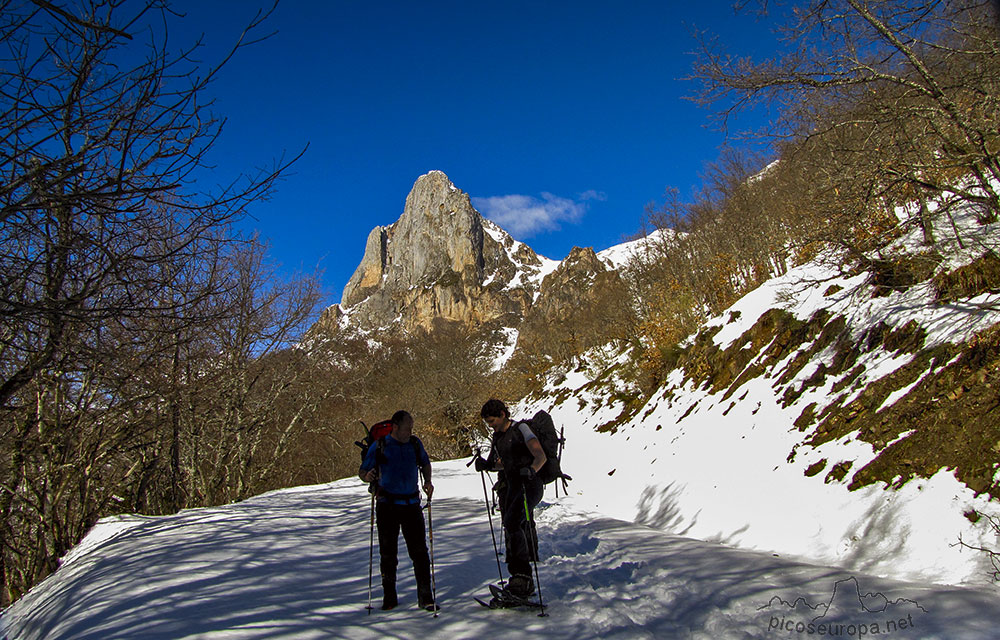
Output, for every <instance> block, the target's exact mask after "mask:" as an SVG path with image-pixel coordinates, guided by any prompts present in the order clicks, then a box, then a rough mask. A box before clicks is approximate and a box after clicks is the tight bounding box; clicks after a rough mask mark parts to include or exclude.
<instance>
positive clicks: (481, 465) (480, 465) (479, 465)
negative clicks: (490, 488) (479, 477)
mask: <svg viewBox="0 0 1000 640" xmlns="http://www.w3.org/2000/svg"><path fill="white" fill-rule="evenodd" d="M492 466H493V465H491V464H490V463H489V462H487V461H486V460H485V459H484V458H483V457H482V456H478V457H477V458H476V471H492Z"/></svg>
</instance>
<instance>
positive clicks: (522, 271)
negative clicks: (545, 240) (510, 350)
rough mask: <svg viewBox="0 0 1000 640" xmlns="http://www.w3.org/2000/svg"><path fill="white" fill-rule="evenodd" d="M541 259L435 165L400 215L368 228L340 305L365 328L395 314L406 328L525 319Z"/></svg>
mask: <svg viewBox="0 0 1000 640" xmlns="http://www.w3.org/2000/svg"><path fill="white" fill-rule="evenodd" d="M542 267H543V261H542V259H540V258H539V257H538V256H537V255H536V254H535V252H534V251H532V250H531V249H530V248H529V247H527V246H526V245H524V244H521V243H519V242H516V241H515V240H514V239H513V238H511V237H510V236H509V235H507V233H506V232H504V231H503V230H502V229H500V228H499V227H497V226H496V225H494V224H492V223H490V222H489V221H487V220H484V219H483V217H482V216H481V215H480V214H479V212H478V211H476V210H475V208H473V206H472V204H471V202H470V201H469V196H468V194H467V193H465V192H463V191H461V190H460V189H458V188H457V187H455V185H453V184H452V183H451V181H450V180H449V179H448V176H446V175H445V174H444V173H442V172H440V171H432V172H430V173H428V174H426V175H423V176H421V177H420V178H418V179H417V181H416V183H415V184H414V185H413V189H412V191H411V192H410V194H409V196H407V198H406V205H405V207H404V208H403V214H402V215H401V216H400V218H399V220H397V221H396V222H395V223H394V224H392V225H390V226H387V227H376V228H375V229H373V230H372V232H371V233H370V234H369V236H368V242H367V245H366V247H365V255H364V258H362V260H361V264H359V265H358V268H357V270H356V271H355V272H354V275H353V276H352V277H351V279H350V281H349V282H348V283H347V287H346V288H345V289H344V295H343V299H342V303H341V309H342V310H343V311H345V312H349V314H350V316H351V319H352V321H354V322H355V323H356V324H357V325H358V326H360V327H365V328H375V327H384V326H388V325H390V324H392V323H393V322H396V321H400V322H401V323H402V326H403V328H404V329H406V330H412V329H414V328H417V327H420V328H424V329H430V328H432V327H433V325H434V323H435V322H440V321H444V322H458V323H461V324H463V325H466V326H468V327H471V328H475V327H479V326H481V325H483V324H485V323H489V322H491V321H494V320H498V319H503V318H506V317H510V318H518V319H519V318H521V317H523V316H524V314H525V312H526V311H527V309H528V308H529V307H530V305H531V302H532V300H533V299H534V297H535V294H536V292H537V290H538V280H539V278H537V276H538V274H539V273H540V272H541V270H542ZM532 276H535V277H532Z"/></svg>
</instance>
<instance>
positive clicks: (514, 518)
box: [476, 399, 546, 597]
mask: <svg viewBox="0 0 1000 640" xmlns="http://www.w3.org/2000/svg"><path fill="white" fill-rule="evenodd" d="M480 414H481V415H482V418H483V421H484V422H486V424H487V425H489V426H490V427H491V428H492V429H493V438H492V441H493V448H492V449H491V451H490V455H489V458H488V459H485V460H484V459H483V458H479V459H478V460H477V461H476V470H477V471H483V470H486V471H501V475H502V478H501V482H499V483H498V485H497V496H498V498H499V500H500V515H501V518H502V520H503V528H504V534H505V536H506V540H507V554H506V559H507V571H508V572H509V573H510V580H509V582H508V586H507V588H508V589H509V590H510V591H511V593H513V594H515V595H518V596H522V597H527V596H529V595H531V594H532V593H534V591H535V582H534V580H532V579H531V561H532V560H537V559H538V534H537V532H536V530H535V518H534V515H533V510H534V508H535V507H536V506H537V505H538V502H539V501H540V500H541V499H542V489H543V487H542V481H541V480H540V479H539V478H538V470H539V469H541V468H542V466H543V465H544V464H545V460H546V458H545V452H544V451H543V450H542V445H541V443H540V442H539V441H538V437H537V436H536V435H535V434H534V433H532V431H531V428H530V427H529V426H528V424H527V423H524V422H514V421H513V420H511V419H510V411H509V410H508V409H507V406H506V405H505V404H504V403H503V402H501V401H500V400H496V399H492V400H490V401H489V402H487V403H486V404H484V405H483V408H482V410H481V411H480Z"/></svg>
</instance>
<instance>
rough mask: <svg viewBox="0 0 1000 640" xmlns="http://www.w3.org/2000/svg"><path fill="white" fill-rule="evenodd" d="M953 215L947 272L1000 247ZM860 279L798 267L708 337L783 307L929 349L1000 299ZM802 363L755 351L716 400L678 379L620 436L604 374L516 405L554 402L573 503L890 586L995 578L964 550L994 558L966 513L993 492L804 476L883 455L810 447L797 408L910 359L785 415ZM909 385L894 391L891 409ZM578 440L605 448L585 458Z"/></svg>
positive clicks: (589, 374)
mask: <svg viewBox="0 0 1000 640" xmlns="http://www.w3.org/2000/svg"><path fill="white" fill-rule="evenodd" d="M957 217H958V220H957V223H958V225H959V226H960V228H961V229H962V232H963V234H964V239H965V244H966V246H969V247H974V250H969V251H966V252H964V255H963V252H962V251H959V250H958V248H957V246H949V245H956V244H957V243H956V242H955V240H954V238H953V237H952V238H950V237H949V230H948V229H947V228H946V227H945V226H942V228H940V229H939V230H938V234H939V238H940V239H941V240H940V244H939V250H941V251H942V253H943V254H944V255H948V256H950V257H951V264H950V267H951V268H954V267H956V266H959V265H961V264H964V263H968V262H970V261H971V260H972V259H974V258H975V257H978V256H979V255H981V254H982V252H983V251H985V250H987V249H992V250H994V251H996V250H998V249H1000V225H998V224H992V225H988V226H979V225H978V224H976V223H975V221H974V220H972V219H971V217H970V216H967V217H966V218H965V219H963V218H962V217H961V213H959V214H958V216H957ZM908 241H909V242H912V241H913V238H912V237H910V238H906V237H904V238H903V239H901V240H900V245H904V244H905V243H906V242H908ZM864 280H865V276H864V275H863V274H862V275H860V276H850V275H845V274H841V273H840V272H839V271H838V268H837V266H836V265H835V264H834V265H824V264H823V263H822V262H815V263H810V264H807V265H803V266H802V267H800V268H797V269H793V270H791V271H790V272H789V273H787V274H785V275H784V276H781V277H779V278H774V279H773V280H771V281H769V282H768V283H766V284H764V285H763V286H761V287H759V288H758V289H756V290H755V291H753V292H751V293H750V294H748V295H747V296H745V297H744V298H742V299H741V300H739V301H738V302H737V303H736V304H735V305H733V307H731V308H730V309H729V310H727V311H726V312H724V313H722V314H720V315H719V316H718V317H717V318H715V319H714V320H712V321H710V322H709V323H708V325H709V327H719V330H718V332H717V333H716V334H715V335H714V337H713V340H714V342H715V343H716V344H717V345H719V346H720V348H726V347H729V346H731V345H733V344H736V345H738V344H739V342H740V340H741V336H743V335H744V332H746V331H747V330H748V329H749V328H750V327H751V326H753V325H754V323H755V322H756V321H757V319H758V318H760V317H761V316H762V314H764V313H765V312H766V311H767V310H769V309H774V308H782V309H784V310H786V311H787V312H789V313H791V314H793V315H794V316H795V317H797V318H800V319H803V320H804V319H808V318H810V317H811V316H812V315H813V314H814V313H815V312H816V311H817V310H819V309H825V310H827V311H828V312H829V313H830V314H831V317H836V316H841V317H846V318H848V321H849V322H848V326H850V327H853V328H854V329H855V331H856V332H857V333H861V332H863V331H864V330H866V329H868V328H870V327H872V326H874V325H875V324H877V323H879V322H884V323H886V324H887V325H889V326H890V327H902V326H903V325H906V324H907V323H909V322H911V321H913V322H915V323H917V324H918V325H919V326H921V327H922V328H923V329H924V330H925V331H926V334H927V338H926V341H925V345H927V346H931V345H936V344H941V343H944V342H951V343H962V342H965V341H966V340H968V339H969V338H970V336H972V335H974V334H975V333H976V332H978V331H982V330H984V329H987V328H989V327H991V326H994V325H996V324H997V323H998V322H1000V304H998V303H1000V295H996V294H984V295H982V296H979V297H978V298H976V299H972V300H967V301H962V302H961V303H956V304H940V303H937V302H935V301H934V299H933V294H932V291H931V290H930V287H929V286H928V285H919V286H914V287H911V288H909V289H907V290H905V291H902V292H894V293H892V294H891V295H887V296H880V297H873V296H872V295H871V289H870V287H869V286H868V285H866V284H864ZM789 292H792V293H793V294H794V295H788V294H789ZM743 339H745V338H743ZM794 356H795V353H792V354H791V355H789V356H788V357H787V358H785V359H784V360H783V361H781V362H777V363H769V364H768V363H764V362H762V361H761V359H760V358H759V357H758V359H755V360H752V361H750V362H749V363H748V364H747V369H750V368H751V367H755V366H759V367H760V368H761V369H762V370H763V373H762V374H761V375H758V376H756V377H748V379H747V380H746V381H744V382H741V383H739V386H737V387H735V388H729V389H724V390H718V391H712V390H710V389H707V388H700V387H696V386H695V385H694V384H693V383H692V382H691V381H690V380H689V379H687V378H685V377H684V374H683V371H681V370H679V369H678V370H675V371H674V372H672V374H671V375H670V377H669V378H668V380H667V381H666V383H665V384H664V385H663V387H662V388H661V389H660V391H659V392H658V393H657V394H654V396H653V397H652V398H651V399H650V400H649V401H648V402H647V404H646V405H645V406H644V407H642V408H641V409H640V410H639V411H638V413H637V414H636V416H635V417H634V418H632V419H630V420H626V421H624V423H622V424H619V425H618V427H617V432H616V433H614V434H609V433H599V432H598V431H597V430H598V428H599V427H601V426H602V425H606V424H608V423H611V422H614V421H616V418H617V416H619V415H620V414H621V412H622V409H623V405H622V403H621V402H620V401H615V400H613V398H614V397H615V395H618V396H619V397H622V396H626V395H627V393H619V394H612V393H609V389H608V386H607V384H606V383H605V384H601V385H594V384H592V380H593V379H594V378H595V377H596V376H597V375H598V374H600V371H590V370H587V369H586V368H585V367H584V368H583V369H578V370H576V371H573V372H569V373H567V374H565V375H553V376H552V379H551V381H550V384H549V385H548V386H547V388H546V389H545V391H544V392H543V393H542V394H540V395H539V396H538V397H536V398H534V399H529V401H528V402H526V403H525V406H523V407H522V408H521V412H522V414H523V415H530V414H531V413H532V412H533V411H534V410H536V409H538V408H544V409H548V410H550V411H551V413H552V414H553V416H554V417H555V419H556V422H557V424H562V425H565V428H566V430H567V438H568V440H569V442H570V444H568V445H567V452H566V460H565V463H564V467H565V468H566V469H567V471H568V472H569V473H570V474H571V475H573V476H574V477H576V478H577V482H575V483H574V489H575V493H576V494H577V495H574V496H573V498H574V500H576V501H577V506H578V508H581V509H594V510H596V511H598V512H600V513H602V514H604V515H609V516H612V517H615V518H620V519H623V520H629V521H633V520H634V521H637V522H642V523H645V524H649V525H651V526H654V527H657V528H659V529H662V530H664V531H667V532H669V533H673V534H677V535H685V536H691V537H695V538H698V539H701V540H707V541H716V542H721V543H724V544H728V545H734V546H739V547H741V548H746V549H754V550H761V551H776V552H780V553H781V554H782V555H792V556H796V557H800V558H808V559H809V561H812V562H819V563H823V564H830V565H834V566H839V567H843V568H845V569H846V570H850V571H864V572H868V573H873V574H876V575H880V576H884V577H887V578H895V579H909V580H921V581H931V582H936V583H947V584H953V585H972V584H977V585H983V584H986V583H987V582H988V580H989V576H990V573H991V572H990V567H989V564H988V562H987V559H986V557H985V556H984V555H983V554H980V553H975V552H972V551H970V550H969V549H968V548H967V547H963V546H961V545H960V544H959V541H960V540H962V541H964V542H965V543H967V544H968V545H972V546H982V547H986V548H990V549H1000V540H998V537H997V535H996V533H995V531H993V530H992V528H991V527H990V526H989V524H988V522H986V519H985V518H984V519H981V520H979V521H978V522H977V523H975V524H974V523H972V522H970V520H969V518H967V517H966V516H965V514H966V513H969V512H972V511H975V512H978V513H980V514H986V515H991V516H994V517H996V516H998V515H1000V504H998V503H997V502H996V501H990V500H989V499H988V497H989V496H988V495H986V494H983V495H981V496H976V495H975V494H974V493H973V492H972V491H971V490H970V489H969V488H968V487H966V486H965V485H964V484H962V483H961V482H959V481H958V480H957V479H956V478H955V476H954V474H953V473H952V471H950V470H949V469H947V468H942V469H940V470H939V471H938V472H937V473H936V474H935V475H933V477H931V478H929V479H924V480H915V481H911V482H909V483H907V484H905V485H903V486H902V488H900V489H899V490H887V489H886V488H885V485H884V484H877V485H870V486H867V487H864V488H861V489H858V490H855V491H849V490H848V489H847V485H848V484H849V483H850V479H851V477H850V475H848V476H847V477H846V478H845V479H844V480H843V481H841V482H828V481H827V480H826V479H825V478H824V476H823V475H822V474H821V475H815V476H813V477H809V476H808V475H807V474H806V470H807V469H808V468H809V467H810V465H812V464H814V463H816V462H817V461H820V460H830V461H833V462H837V461H852V462H853V467H852V469H853V470H854V471H857V470H858V469H860V468H861V467H863V466H864V465H865V464H867V463H868V462H869V461H871V460H872V459H873V458H874V457H875V456H876V455H877V452H876V451H875V450H873V448H872V445H870V444H868V443H867V442H864V441H862V440H860V439H859V438H857V437H856V436H857V434H856V433H853V434H848V435H846V436H844V437H842V438H840V439H838V440H836V441H832V442H827V443H825V444H823V445H821V446H819V447H816V448H810V447H808V446H803V445H802V443H803V442H804V440H805V439H806V438H807V436H808V435H809V434H808V433H805V434H804V433H803V432H802V431H801V430H800V429H799V428H798V427H797V426H796V424H795V421H796V419H797V418H798V417H799V415H800V414H801V412H802V410H803V408H804V407H806V406H807V405H809V404H811V403H815V407H816V408H815V411H816V413H821V412H822V410H823V408H824V407H826V406H827V405H828V404H830V403H832V402H834V401H839V400H843V397H849V396H850V395H851V394H855V393H859V391H857V390H856V389H858V388H863V387H864V386H866V385H869V384H871V383H873V382H875V381H876V380H878V379H879V378H881V377H884V376H887V375H889V374H890V373H892V372H894V371H895V370H897V369H899V368H900V367H902V366H904V365H905V364H907V363H908V362H909V361H910V360H911V359H912V358H913V357H914V354H908V353H899V352H892V351H887V350H884V349H876V350H873V351H871V352H867V353H865V354H864V356H863V358H864V359H863V361H862V362H860V363H859V364H863V365H864V367H865V370H864V373H863V374H862V375H861V376H860V377H859V379H858V381H857V382H856V383H855V384H852V385H851V386H850V387H848V388H845V389H841V390H836V391H835V389H837V387H836V385H837V383H838V382H839V380H840V378H838V377H837V376H833V375H830V376H828V379H827V381H826V382H825V383H824V384H822V385H820V386H818V387H815V388H809V389H808V390H807V391H805V392H804V393H803V394H802V395H801V396H800V397H799V398H798V399H797V400H796V401H794V402H792V403H790V404H788V405H787V406H786V405H785V403H784V399H783V398H782V393H781V391H780V388H779V385H778V383H777V380H778V378H780V377H781V375H782V373H783V372H784V370H785V367H786V366H787V363H788V362H789V361H790V360H792V359H793V358H794ZM832 357H833V354H832V352H831V353H825V354H823V353H821V354H820V355H819V357H817V358H815V359H814V361H811V362H810V363H809V365H807V366H806V367H804V368H803V369H802V370H801V371H800V372H799V373H798V374H797V376H796V377H795V378H794V379H792V380H791V381H790V382H787V383H786V386H787V387H797V386H799V385H801V384H802V383H803V381H804V380H806V379H808V378H810V376H811V375H812V374H813V372H814V371H815V370H816V368H817V367H818V366H819V365H820V363H821V362H823V361H824V359H827V360H828V359H831V358H832ZM597 360H601V358H597ZM906 391H907V389H902V390H900V392H897V393H894V394H892V395H891V396H890V397H889V398H888V399H887V400H886V402H885V403H884V404H883V407H882V408H885V407H886V406H888V405H891V404H892V403H893V402H895V401H898V399H899V398H900V397H902V396H903V395H904V394H905V392H906ZM845 404H846V402H845ZM904 435H905V434H904ZM578 447H579V448H582V450H583V451H584V452H591V451H592V452H599V454H597V455H595V456H593V457H583V456H581V455H580V453H578V451H579V449H578ZM790 452H794V453H795V455H794V456H790ZM792 458H794V459H792ZM998 473H1000V471H998ZM998 637H1000V634H998Z"/></svg>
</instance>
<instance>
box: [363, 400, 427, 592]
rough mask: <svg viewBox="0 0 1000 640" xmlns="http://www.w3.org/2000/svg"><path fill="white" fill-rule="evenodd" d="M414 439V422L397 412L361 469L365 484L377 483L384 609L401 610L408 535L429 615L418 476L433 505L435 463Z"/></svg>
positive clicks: (423, 531) (380, 568) (410, 417)
mask: <svg viewBox="0 0 1000 640" xmlns="http://www.w3.org/2000/svg"><path fill="white" fill-rule="evenodd" d="M412 434H413V416H411V415H410V414H409V412H406V411H397V412H396V413H395V414H394V415H393V416H392V431H391V432H390V433H389V435H387V436H385V437H384V438H381V439H379V440H378V441H376V442H374V443H372V445H371V446H370V447H369V448H368V452H367V453H366V454H365V458H364V460H363V461H362V463H361V468H360V470H359V471H358V475H359V476H360V477H361V479H362V480H364V481H365V482H375V481H377V483H378V486H377V489H376V493H375V496H376V505H377V506H376V508H375V521H376V523H377V526H378V553H379V571H380V572H381V574H382V609H383V610H386V611H388V610H389V609H393V608H395V607H396V605H397V604H398V599H397V597H396V566H397V565H398V559H397V557H396V556H397V550H398V546H399V532H400V530H402V532H403V540H404V541H405V542H406V551H407V553H408V554H409V556H410V560H411V561H412V562H413V574H414V576H415V577H416V579H417V601H418V603H419V605H420V606H421V607H422V608H424V609H428V610H433V609H434V608H435V606H436V605H435V603H434V595H433V591H432V589H431V569H430V565H431V563H430V558H429V556H428V554H427V542H426V537H425V529H424V514H423V512H422V511H421V508H420V493H419V491H418V490H417V482H418V480H419V478H418V473H417V472H418V470H419V472H420V475H422V476H423V481H424V482H423V488H424V493H426V494H427V499H428V500H430V499H431V495H432V494H433V493H434V485H433V484H431V461H430V458H429V457H428V456H427V451H426V450H425V449H424V445H423V443H422V442H420V439H419V438H417V437H416V436H414V435H412Z"/></svg>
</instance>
